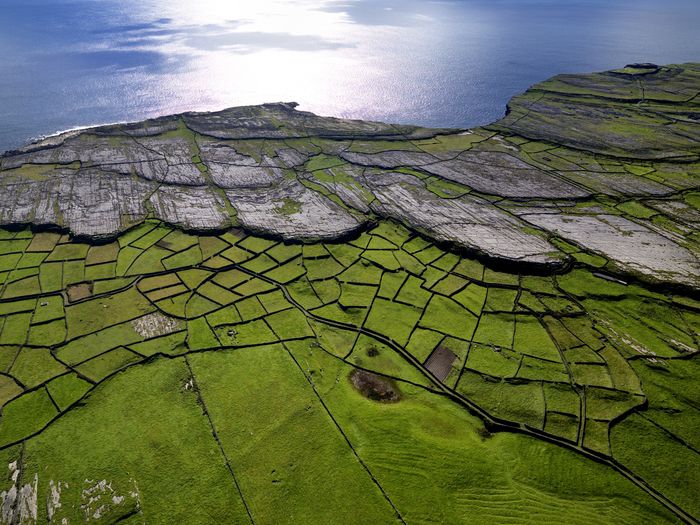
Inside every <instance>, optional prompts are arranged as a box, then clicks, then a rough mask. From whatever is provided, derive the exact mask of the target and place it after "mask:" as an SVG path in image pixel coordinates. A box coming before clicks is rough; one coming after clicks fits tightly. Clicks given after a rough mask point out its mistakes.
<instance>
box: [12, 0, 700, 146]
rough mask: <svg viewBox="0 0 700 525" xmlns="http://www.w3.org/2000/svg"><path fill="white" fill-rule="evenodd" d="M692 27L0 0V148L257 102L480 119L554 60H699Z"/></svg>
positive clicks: (449, 120)
mask: <svg viewBox="0 0 700 525" xmlns="http://www.w3.org/2000/svg"><path fill="white" fill-rule="evenodd" d="M698 27H700V1H698V0H663V1H659V0H617V1H615V0H578V1H577V0H571V1H567V0H461V1H460V0H442V1H416V0H290V1H279V0H255V1H228V0H226V1H224V0H220V1H217V0H198V1H197V2H192V1H184V0H180V1H177V0H121V1H116V0H0V151H2V150H5V149H8V148H12V147H17V146H19V145H21V144H22V143H24V142H26V141H28V140H29V139H31V138H33V137H37V136H40V135H42V134H47V133H52V132H55V131H58V130H62V129H67V128H71V127H75V126H85V125H91V124H99V123H106V122H116V121H124V120H140V119H143V118H147V117H151V116H156V115H161V114H167V113H173V112H181V111H187V110H213V109H221V108H224V107H227V106H235V105H241V104H258V103H262V102H270V101H297V102H299V103H300V104H301V109H306V110H310V111H314V112H316V113H319V114H323V115H335V116H342V117H352V118H364V119H378V120H384V121H392V122H401V123H418V124H423V125H430V126H457V127H464V126H472V125H475V124H484V123H487V122H490V121H492V120H495V119H497V118H498V117H500V116H501V115H502V114H503V111H504V108H505V104H506V102H507V100H508V99H509V98H510V97H511V96H512V95H514V94H516V93H518V92H520V91H522V90H524V89H526V88H527V87H528V86H529V85H531V84H533V83H534V82H537V81H539V80H543V79H545V78H547V77H550V76H552V75H554V74H556V73H559V72H582V71H594V70H602V69H608V68H612V67H617V66H621V65H624V64H626V63H629V62H635V61H651V62H657V63H669V62H682V61H692V60H695V61H700V30H698Z"/></svg>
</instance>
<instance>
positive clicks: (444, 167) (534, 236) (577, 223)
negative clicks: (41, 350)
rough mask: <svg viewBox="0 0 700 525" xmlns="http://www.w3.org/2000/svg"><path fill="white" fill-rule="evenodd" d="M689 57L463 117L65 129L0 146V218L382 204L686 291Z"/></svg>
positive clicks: (694, 149)
mask: <svg viewBox="0 0 700 525" xmlns="http://www.w3.org/2000/svg"><path fill="white" fill-rule="evenodd" d="M698 94H700V65H699V64H680V65H669V66H654V65H649V64H641V65H640V64H637V65H631V66H627V67H625V68H621V69H618V70H613V71H609V72H604V73H595V74H588V75H560V76H557V77H554V78H553V79H551V80H548V81H546V82H543V83H541V84H538V85H536V86H534V87H533V88H531V89H530V90H528V91H527V92H526V93H524V94H522V95H519V96H517V97H515V98H514V99H513V100H511V102H510V103H509V106H508V113H507V115H506V117H505V118H503V119H502V120H500V121H498V122H496V123H494V124H492V125H490V126H487V127H485V128H476V129H473V130H446V129H427V128H420V127H416V126H401V125H390V124H383V123H378V122H365V121H355V120H345V119H337V118H328V117H320V116H316V115H313V114H311V113H308V112H302V111H297V110H296V109H295V104H293V103H278V104H264V105H261V106H248V107H239V108H230V109H226V110H224V111H220V112H215V113H185V114H182V115H174V116H168V117H162V118H157V119H153V120H149V121H145V122H140V123H131V124H123V125H112V126H103V127H98V128H92V129H86V130H82V131H72V132H68V133H64V134H62V135H59V136H55V137H51V138H48V139H46V140H43V141H40V142H37V143H34V144H31V145H29V146H27V147H26V148H24V149H22V150H19V151H14V152H8V153H5V154H4V155H2V156H1V157H0V191H1V192H2V196H3V198H2V200H1V201H0V224H2V225H12V224H26V223H31V224H36V225H41V226H48V225H56V226H59V227H61V228H64V229H67V230H70V232H72V233H73V234H75V235H80V236H84V237H88V238H94V239H107V238H112V237H114V236H116V235H117V234H118V233H120V232H122V231H125V230H127V229H129V228H131V227H133V226H134V225H135V224H138V223H140V222H142V221H143V220H144V219H146V218H148V217H151V218H158V219H162V220H163V221H166V222H168V223H170V224H173V225H176V226H179V227H181V228H183V229H185V230H193V231H202V232H203V231H208V230H222V229H226V228H229V227H234V226H241V227H243V228H247V229H249V230H251V231H255V232H256V233H260V234H266V235H270V236H274V237H278V238H282V239H284V240H288V241H313V240H319V239H323V240H331V239H334V238H340V237H344V236H347V235H350V234H353V233H354V232H356V231H357V230H359V229H362V228H363V227H365V226H366V225H368V224H370V223H371V222H373V221H375V220H376V219H378V218H383V217H391V218H394V219H396V220H399V221H401V222H403V223H404V224H405V225H406V226H408V227H410V228H413V229H415V230H417V231H419V232H421V233H422V234H424V235H426V236H429V237H432V238H434V239H436V240H439V241H443V242H446V243H451V244H453V245H454V246H456V247H457V248H461V249H466V250H469V251H471V252H474V253H477V254H480V255H482V256H484V257H485V258H491V259H496V260H498V261H501V262H504V263H513V264H515V263H528V264H532V265H540V266H544V267H548V268H556V267H560V266H562V265H564V264H566V263H567V262H568V261H570V260H571V257H572V254H575V253H577V252H581V253H585V252H590V253H591V254H595V255H596V256H599V257H602V258H604V259H605V261H606V262H605V269H607V270H609V271H610V272H614V273H621V274H633V275H634V276H636V277H638V278H640V279H643V280H647V281H652V282H656V283H663V284H674V285H680V286H684V287H690V288H693V289H698V288H700V277H699V276H700V271H699V270H700V266H699V263H698V254H699V253H700V247H699V246H700V236H699V235H698V233H697V232H698V225H699V223H700V221H699V220H698V216H700V211H699V209H700V161H699V159H700V146H699V144H700V126H698V118H699V117H698V115H700V99H699V98H698Z"/></svg>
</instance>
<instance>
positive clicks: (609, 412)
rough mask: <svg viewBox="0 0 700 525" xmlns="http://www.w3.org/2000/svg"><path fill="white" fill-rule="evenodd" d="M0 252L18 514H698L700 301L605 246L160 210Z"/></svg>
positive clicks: (267, 519) (1, 243) (138, 519)
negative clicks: (320, 236) (494, 258)
mask: <svg viewBox="0 0 700 525" xmlns="http://www.w3.org/2000/svg"><path fill="white" fill-rule="evenodd" d="M317 169H319V170H320V169H325V165H323V166H318V167H317ZM434 191H440V192H443V193H448V192H453V191H455V188H453V187H451V186H444V187H443V186H436V187H435V188H434ZM289 206H290V204H289V203H285V204H284V206H282V212H284V210H285V209H286V208H285V207H289ZM633 211H636V212H640V210H636V209H635V210H633ZM0 261H2V267H1V270H0V283H2V284H0V368H1V370H0V372H1V374H0V404H1V405H2V417H1V418H0V454H1V455H2V459H3V460H4V461H5V464H6V465H8V471H7V472H6V475H5V476H3V477H1V478H0V495H1V496H0V497H1V498H2V508H3V520H5V521H4V522H10V523H38V522H50V523H77V522H83V521H89V522H97V523H114V522H117V521H119V522H122V523H239V522H240V523H251V522H252V523H256V524H263V523H275V524H276V523H323V524H327V523H401V522H404V523H428V522H433V523H436V522H437V523H533V524H534V523H581V524H584V523H586V524H587V523H664V522H669V523H673V522H678V521H679V520H681V521H682V520H685V521H692V520H693V519H698V518H699V517H700V505H698V502H697V498H696V497H695V492H696V488H697V485H698V483H700V479H698V477H697V472H700V455H699V452H698V450H699V449H700V443H699V442H698V438H697V435H696V434H697V432H696V430H697V428H698V422H699V421H700V412H699V410H700V409H699V408H698V407H700V390H698V386H697V378H698V371H697V361H696V357H695V356H696V354H697V352H698V339H699V338H700V310H699V309H698V306H697V302H696V301H694V300H693V299H692V298H690V297H685V296H684V295H682V294H680V295H679V294H678V293H676V292H674V294H671V293H664V292H661V291H659V290H653V289H650V288H647V287H643V286H641V285H636V284H629V285H623V284H618V283H615V282H611V281H609V280H606V279H603V278H600V277H596V276H595V275H594V273H593V272H595V271H596V270H595V268H596V267H597V261H596V260H594V259H593V258H592V259H591V260H590V261H589V260H587V259H584V258H580V259H579V263H578V264H577V265H576V267H575V269H572V270H568V271H567V272H566V273H563V274H556V275H549V276H542V275H527V274H511V273H507V272H503V271H502V270H499V271H496V270H494V269H493V268H491V267H489V266H488V265H486V266H484V264H483V263H482V262H480V261H478V260H476V259H470V258H465V257H459V256H457V255H455V254H452V253H448V252H445V251H443V249H441V248H440V247H438V246H436V245H434V244H431V243H430V242H429V241H427V240H426V239H424V238H422V237H420V236H418V235H417V234H414V233H412V232H410V231H408V230H406V229H405V228H403V227H402V226H401V225H399V224H397V223H393V222H386V221H385V222H379V223H378V224H377V225H376V226H374V227H373V228H372V229H371V230H370V231H368V232H365V233H363V234H361V235H360V236H359V238H357V239H354V240H350V241H348V242H345V243H327V244H322V243H317V244H307V245H304V246H301V245H293V244H284V243H282V242H279V241H274V240H270V239H263V238H260V237H254V236H250V235H246V234H245V233H243V232H240V231H231V232H227V233H224V234H222V235H219V236H214V235H212V236H195V235H189V234H186V233H183V232H181V231H179V230H176V229H173V228H171V227H169V226H167V225H164V224H161V223H157V222H155V221H146V222H145V223H144V224H142V225H140V226H137V227H136V228H134V229H132V230H130V231H128V232H126V233H125V234H123V235H122V236H121V237H120V238H119V239H118V241H117V242H113V243H111V244H106V245H99V246H98V245H95V246H90V245H88V244H81V243H77V242H75V241H73V240H72V239H70V238H69V237H68V236H65V235H59V234H55V233H47V232H44V233H32V232H31V231H29V230H19V231H9V230H2V231H1V232H0ZM438 347H440V348H445V349H448V350H449V353H448V354H449V355H452V356H453V357H454V360H453V361H452V362H451V363H448V364H447V366H448V373H447V375H446V376H445V377H444V378H442V377H440V378H438V377H437V376H436V375H435V373H434V372H433V371H431V370H432V369H431V368H430V367H429V366H427V365H428V360H429V359H430V357H431V354H432V353H433V351H434V350H435V349H436V348H438ZM356 370H360V371H362V372H363V373H364V374H366V376H365V377H368V378H370V380H369V381H370V383H371V384H373V385H375V387H377V388H380V387H382V386H383V387H384V388H392V389H396V393H397V395H396V399H395V400H394V401H392V402H382V401H376V400H374V399H376V396H375V397H373V396H372V395H371V392H370V391H368V390H363V389H362V388H359V387H357V386H356V384H355V383H354V382H353V381H352V380H351V374H352V373H353V371H356ZM377 385H378V386H377ZM679 477H682V479H684V480H686V481H685V482H684V483H682V484H679V483H677V482H676V480H677V479H678V478H679ZM5 509H7V510H5ZM8 516H9V518H7V517H8ZM62 520H65V521H62Z"/></svg>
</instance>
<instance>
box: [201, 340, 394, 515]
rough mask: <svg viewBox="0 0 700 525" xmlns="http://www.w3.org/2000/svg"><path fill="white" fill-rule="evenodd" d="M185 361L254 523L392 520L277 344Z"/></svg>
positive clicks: (346, 445) (372, 486) (374, 488)
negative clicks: (192, 372)
mask: <svg viewBox="0 0 700 525" xmlns="http://www.w3.org/2000/svg"><path fill="white" fill-rule="evenodd" d="M190 362H191V365H192V369H193V371H194V375H195V377H196V379H197V382H198V385H199V388H200V391H201V395H202V399H203V401H204V403H205V404H206V406H207V408H208V410H209V414H210V415H211V417H212V421H213V423H214V426H215V427H216V431H217V434H218V436H219V439H220V440H221V443H222V445H223V447H224V450H225V451H226V454H227V456H228V457H229V459H230V461H231V464H232V465H233V468H234V469H235V472H236V476H237V478H238V480H239V483H240V486H241V490H242V492H243V494H244V495H245V496H246V498H247V501H248V504H249V506H250V509H251V512H252V514H253V518H254V519H255V521H256V522H258V523H280V522H289V521H293V522H296V523H334V522H338V520H341V521H343V518H344V519H348V520H352V519H353V516H358V515H361V516H364V517H366V518H368V519H369V518H370V517H371V520H370V521H372V522H374V523H391V522H393V512H392V509H391V507H390V506H389V505H388V504H387V502H386V501H385V500H384V499H383V497H382V495H381V493H380V492H379V490H378V489H377V487H376V485H375V484H374V483H373V482H372V479H371V478H370V476H369V475H368V474H367V472H366V471H365V470H364V468H363V467H362V465H361V464H360V463H359V462H358V460H357V458H356V457H355V455H354V454H353V452H352V450H351V448H350V447H349V446H348V443H347V442H346V441H345V439H344V437H343V435H342V434H341V433H340V431H339V430H338V428H337V427H336V426H335V425H334V423H333V421H332V420H331V418H330V417H329V416H328V414H327V413H326V411H325V410H324V408H323V405H322V404H321V403H320V402H319V400H318V398H316V396H315V394H314V391H313V390H312V388H311V386H310V384H309V383H308V381H307V380H306V378H305V377H304V375H303V373H302V372H301V371H300V370H299V369H298V368H297V366H296V365H295V364H294V361H292V359H291V357H290V356H289V354H288V353H287V351H286V350H284V348H282V346H281V345H273V346H267V347H259V348H250V349H245V350H237V351H233V352H221V353H216V354H197V355H193V356H191V358H190ZM290 512H291V513H293V517H291V518H290Z"/></svg>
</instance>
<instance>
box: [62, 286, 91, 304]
mask: <svg viewBox="0 0 700 525" xmlns="http://www.w3.org/2000/svg"><path fill="white" fill-rule="evenodd" d="M66 293H67V294H68V301H69V302H71V303H74V302H76V301H80V300H81V299H87V298H88V297H92V281H87V282H84V283H78V284H71V285H70V286H68V288H66Z"/></svg>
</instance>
